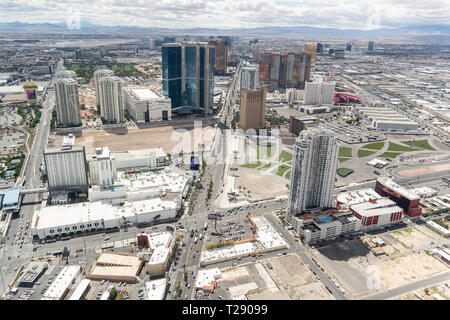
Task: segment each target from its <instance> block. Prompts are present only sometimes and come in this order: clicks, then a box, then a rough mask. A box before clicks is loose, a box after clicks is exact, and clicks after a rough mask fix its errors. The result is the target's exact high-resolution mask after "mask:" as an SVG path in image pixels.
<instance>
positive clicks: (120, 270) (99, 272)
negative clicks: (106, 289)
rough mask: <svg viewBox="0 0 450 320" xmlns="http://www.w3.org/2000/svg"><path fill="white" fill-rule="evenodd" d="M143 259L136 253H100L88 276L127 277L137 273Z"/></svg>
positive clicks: (132, 276) (129, 277) (130, 277)
mask: <svg viewBox="0 0 450 320" xmlns="http://www.w3.org/2000/svg"><path fill="white" fill-rule="evenodd" d="M142 264H143V261H142V260H140V259H139V258H138V257H137V255H131V254H122V253H106V252H104V253H102V254H101V255H100V257H98V259H97V261H96V263H95V265H94V266H93V267H92V268H91V270H90V271H89V274H88V277H89V278H96V279H98V278H105V279H108V278H111V277H112V278H128V279H132V278H134V277H135V276H137V274H138V273H139V271H140V269H141V266H142Z"/></svg>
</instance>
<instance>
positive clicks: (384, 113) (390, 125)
mask: <svg viewBox="0 0 450 320" xmlns="http://www.w3.org/2000/svg"><path fill="white" fill-rule="evenodd" d="M355 110H356V111H357V115H359V116H360V117H365V118H367V119H368V120H369V121H371V122H372V123H371V125H372V127H373V128H375V129H378V130H383V131H408V130H414V131H416V130H418V129H419V127H420V125H419V124H417V123H416V122H414V121H412V120H410V119H409V118H407V117H405V116H404V115H402V114H401V113H398V112H397V111H394V110H392V109H390V108H387V107H380V106H373V107H363V106H358V107H355Z"/></svg>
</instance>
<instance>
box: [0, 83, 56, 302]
mask: <svg viewBox="0 0 450 320" xmlns="http://www.w3.org/2000/svg"><path fill="white" fill-rule="evenodd" d="M54 104H55V94H54V91H53V90H52V89H50V90H48V93H47V97H46V100H45V103H44V107H43V109H42V115H41V121H40V122H39V124H38V126H37V129H36V134H35V137H34V140H33V146H32V148H31V151H30V154H29V156H28V161H27V163H26V164H25V165H26V167H25V170H24V176H23V179H24V181H25V183H24V189H35V188H39V187H40V185H41V172H40V166H41V163H42V161H43V151H44V149H45V147H46V145H47V139H48V134H49V129H50V122H51V118H52V110H53V106H54ZM39 207H40V200H39V196H38V195H37V194H27V195H25V196H24V197H23V199H22V206H21V209H20V212H19V216H18V217H16V218H15V219H11V223H10V226H9V229H8V232H7V233H6V235H5V244H4V247H3V249H2V252H1V258H0V265H1V268H2V270H1V271H2V275H3V280H4V282H5V287H7V284H9V283H11V281H12V280H14V277H15V273H16V272H15V270H16V268H17V267H19V266H20V265H21V264H22V263H24V262H25V261H26V260H27V259H28V258H29V257H30V255H31V252H32V247H33V245H32V243H31V242H32V238H31V232H30V227H31V226H30V227H29V228H26V226H27V223H28V222H29V223H30V225H31V219H32V218H33V213H34V211H35V210H36V209H38V208H39ZM21 227H22V233H19V232H20V230H21ZM25 233H26V234H25ZM3 294H4V289H3V285H2V286H0V296H2V295H3Z"/></svg>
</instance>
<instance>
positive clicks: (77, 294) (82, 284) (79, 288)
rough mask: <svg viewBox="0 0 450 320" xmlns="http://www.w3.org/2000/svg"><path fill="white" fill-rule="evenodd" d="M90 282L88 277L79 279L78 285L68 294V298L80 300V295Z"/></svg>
mask: <svg viewBox="0 0 450 320" xmlns="http://www.w3.org/2000/svg"><path fill="white" fill-rule="evenodd" d="M90 283H91V280H89V279H83V280H81V281H80V283H79V284H78V286H77V287H76V289H75V291H74V292H73V293H72V295H71V296H70V298H69V300H80V298H81V296H82V295H83V294H84V292H85V291H86V289H87V287H88V286H89V284H90Z"/></svg>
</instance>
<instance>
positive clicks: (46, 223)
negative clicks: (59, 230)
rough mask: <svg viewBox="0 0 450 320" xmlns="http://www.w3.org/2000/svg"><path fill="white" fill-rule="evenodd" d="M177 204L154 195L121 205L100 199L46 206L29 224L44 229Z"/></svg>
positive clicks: (130, 215)
mask: <svg viewBox="0 0 450 320" xmlns="http://www.w3.org/2000/svg"><path fill="white" fill-rule="evenodd" d="M177 205H178V201H173V200H168V199H167V200H166V199H163V198H159V197H156V198H152V199H146V200H140V201H132V202H131V201H126V202H125V204H124V205H123V206H113V205H111V204H107V203H102V202H100V201H96V202H82V203H75V204H66V205H55V206H47V207H43V208H41V209H39V210H36V211H35V213H34V215H33V220H32V224H31V226H32V228H37V229H46V228H56V227H58V226H66V225H78V224H80V223H89V222H94V221H95V222H98V221H101V220H104V221H107V220H113V219H119V218H121V217H125V218H134V217H135V216H136V215H141V214H146V213H149V212H158V211H162V210H171V209H172V210H174V209H176V207H177ZM61 212H64V214H61Z"/></svg>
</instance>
